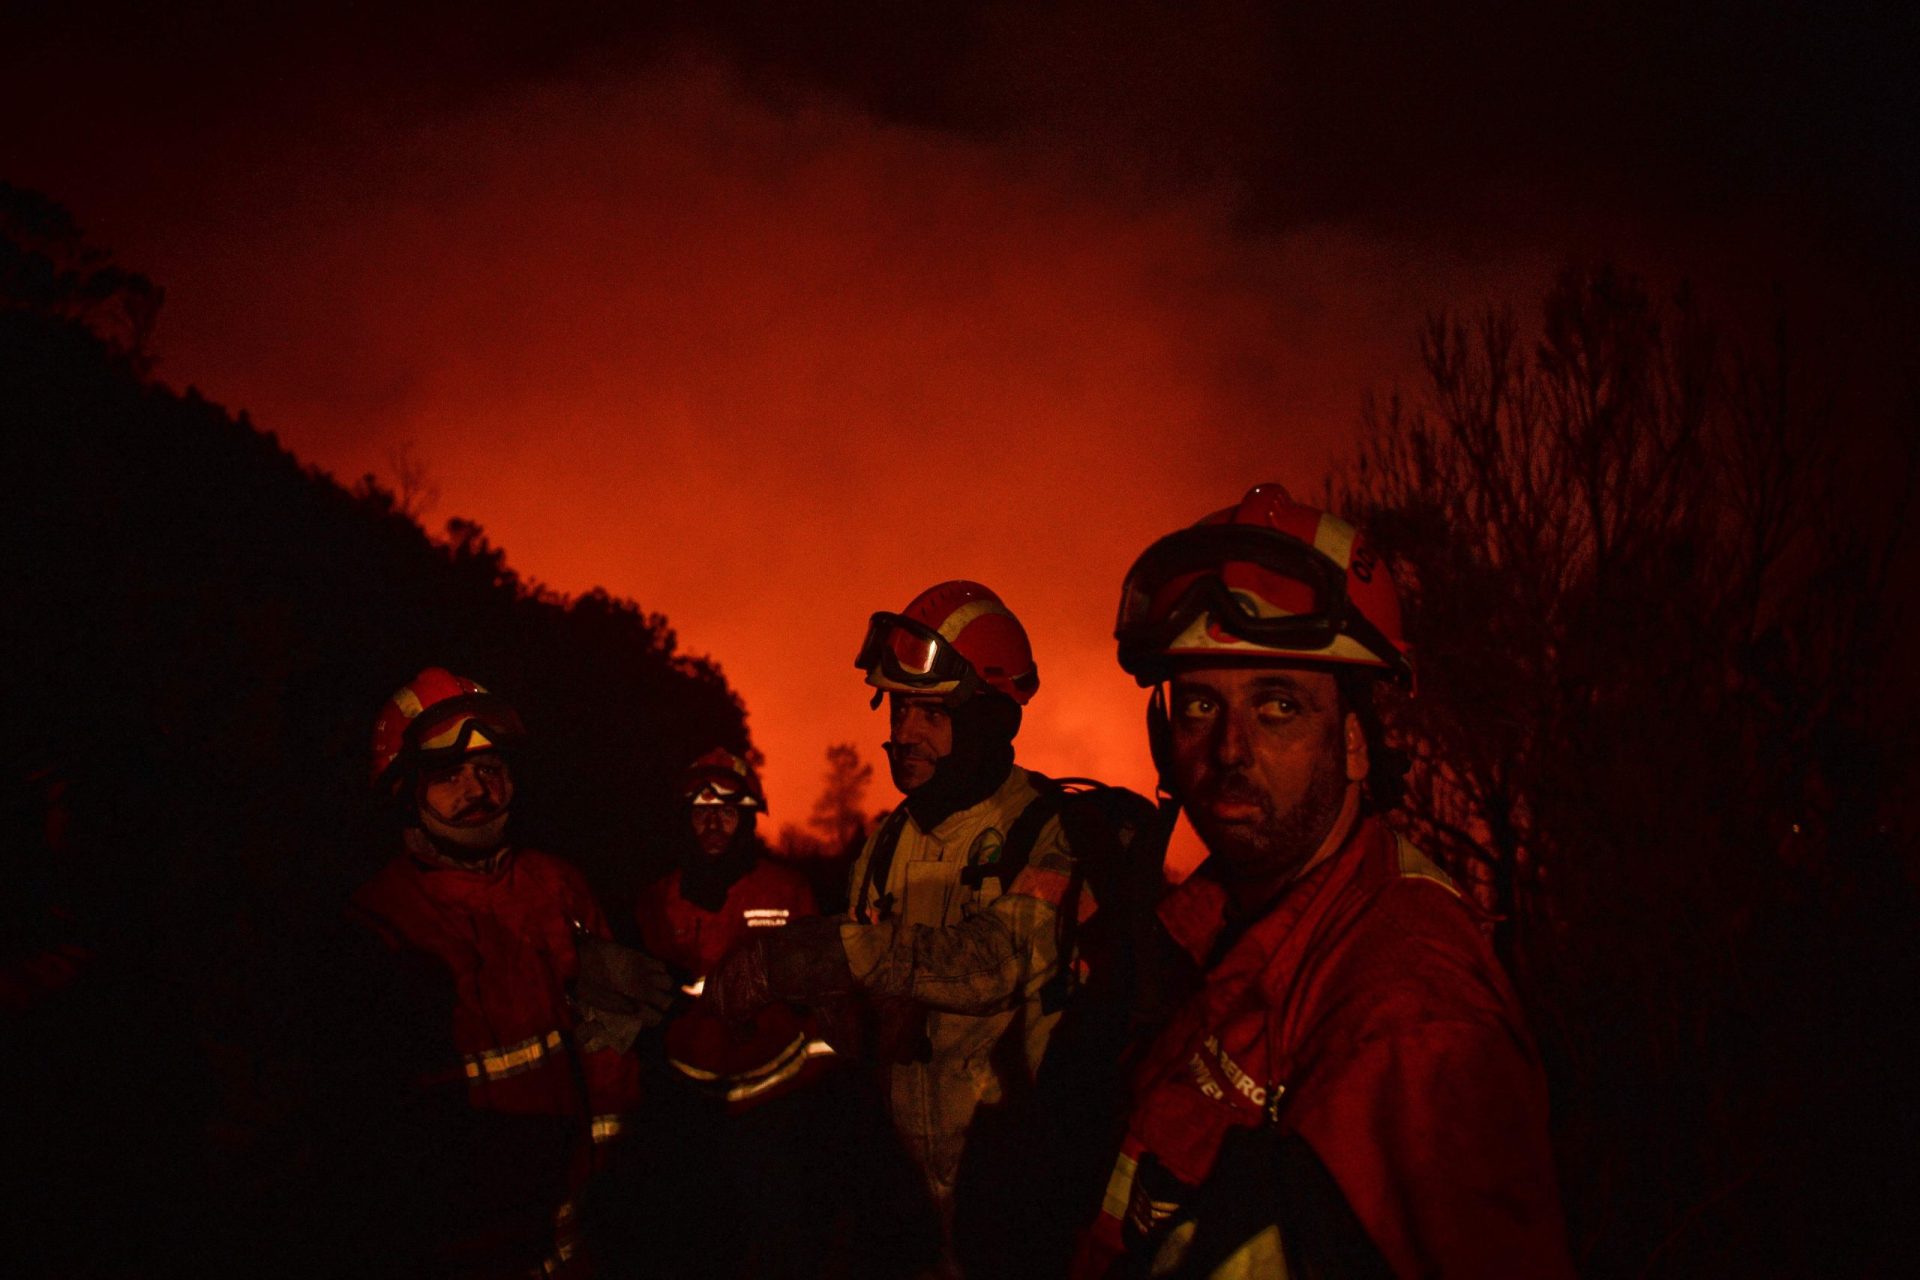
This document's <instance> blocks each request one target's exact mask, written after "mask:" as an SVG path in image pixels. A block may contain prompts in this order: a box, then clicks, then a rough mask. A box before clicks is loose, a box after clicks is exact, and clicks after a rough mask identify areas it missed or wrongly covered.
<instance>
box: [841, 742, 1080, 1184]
mask: <svg viewBox="0 0 1920 1280" xmlns="http://www.w3.org/2000/svg"><path fill="white" fill-rule="evenodd" d="M1038 794H1039V793H1038V791H1037V790H1036V789H1035V787H1034V785H1033V783H1032V782H1031V781H1030V780H1029V778H1028V775H1027V772H1026V770H1024V769H1021V768H1019V767H1018V766H1015V767H1014V768H1013V769H1012V770H1011V771H1010V772H1009V773H1008V775H1007V779H1006V781H1005V782H1003V783H1002V784H1001V785H1000V787H999V788H998V789H997V790H996V791H995V792H994V793H993V794H992V795H991V796H988V797H987V798H986V799H985V800H983V801H981V802H980V803H978V804H976V805H973V806H972V807H970V808H966V809H962V810H960V811H959V812H957V813H954V814H951V815H950V816H948V817H947V818H946V819H944V820H943V821H941V822H940V823H939V824H938V825H936V826H935V827H934V828H933V829H932V830H931V831H923V830H921V828H920V826H919V824H918V823H916V822H914V821H913V820H912V819H911V818H910V817H909V818H906V819H905V821H904V824H903V825H902V826H901V827H900V829H899V842H898V844H897V846H896V847H895V849H894V852H893V857H892V858H891V860H890V864H889V865H888V866H887V868H886V869H885V875H884V880H882V878H881V877H880V875H879V873H878V872H877V870H876V868H875V866H874V854H875V851H876V847H877V846H878V845H879V842H880V836H879V834H878V833H876V835H875V836H873V837H870V838H869V839H868V841H867V844H866V846H865V848H863V849H862V850H861V852H860V856H859V857H858V858H857V859H856V860H855V862H854V865H853V881H852V883H853V885H854V900H853V901H852V903H851V909H852V919H851V922H850V923H847V924H844V925H842V926H841V930H840V940H841V943H842V945H843V946H844V947H845V948H846V952H847V964H848V968H849V969H850V970H851V972H852V974H853V978H854V981H855V982H856V983H857V984H858V985H859V986H860V987H861V988H862V989H864V990H865V991H866V992H867V993H869V994H870V995H872V996H877V997H891V998H904V999H910V1000H913V1001H917V1002H919V1003H920V1004H921V1005H924V1006H925V1007H926V1008H927V1010H928V1013H927V1025H926V1032H927V1041H928V1042H929V1044H930V1046H931V1053H930V1055H928V1057H927V1060H925V1061H914V1062H905V1063H898V1064H895V1065H893V1066H892V1067H891V1068H890V1077H889V1080H888V1082H887V1095H888V1109H889V1111H890V1112H891V1114H892V1117H893V1122H894V1126H895V1128H896V1129H897V1130H898V1131H899V1133H900V1135H901V1137H902V1139H903V1140H904V1141H905V1142H906V1144H907V1146H908V1149H909V1150H910V1151H911V1152H912V1153H913V1155H914V1157H915V1159H916V1161H917V1162H918V1163H919V1165H920V1167H921V1169H922V1170H923V1171H924V1172H925V1174H926V1177H927V1182H928V1186H929V1188H930V1190H931V1191H932V1192H933V1195H934V1199H935V1202H936V1203H937V1204H939V1205H940V1206H941V1207H942V1209H943V1210H944V1211H950V1210H951V1205H952V1194H953V1187H954V1181H955V1178H956V1175H957V1174H958V1172H959V1166H960V1156H961V1153H962V1150H963V1148H964V1146H965V1135H966V1132H967V1127H968V1125H969V1124H970V1123H971V1122H972V1120H973V1117H974V1112H975V1110H976V1109H977V1108H978V1107H980V1106H981V1105H982V1104H983V1103H984V1104H993V1103H997V1102H999V1101H1000V1100H1001V1099H1002V1098H1003V1097H1006V1096H1007V1095H1008V1094H1009V1093H1010V1092H1013V1091H1018V1090H1024V1089H1025V1088H1027V1087H1028V1086H1030V1085H1031V1084H1032V1081H1033V1076H1034V1073H1035V1072H1036V1071H1037V1070H1038V1068H1039V1065H1040V1060H1041V1057H1042V1055H1043V1054H1044V1053H1045V1052H1046V1047H1047V1039H1048V1036H1049V1035H1050V1034H1051V1033H1052V1031H1053V1028H1054V1025H1055V1023H1056V1022H1058V1020H1059V1012H1058V1010H1054V1011H1052V1012H1048V1011H1046V1010H1045V1009H1044V1008H1043V1003H1042V1000H1041V992H1042V989H1043V988H1044V987H1045V986H1046V984H1047V982H1048V980H1049V979H1050V978H1052V977H1053V975H1054V972H1055V969H1056V967H1057V965H1058V963H1059V959H1060V958H1059V956H1058V955H1057V954H1056V952H1057V941H1056V939H1057V929H1056V925H1057V919H1056V909H1057V908H1058V907H1059V905H1060V903H1061V901H1062V900H1063V898H1064V896H1065V895H1066V893H1067V890H1068V886H1069V883H1070V879H1071V874H1072V870H1073V862H1072V856H1071V854H1070V851H1069V850H1068V847H1067V843H1066V839H1065V837H1064V836H1063V835H1062V834H1061V828H1060V821H1059V819H1058V817H1054V818H1050V819H1049V820H1048V821H1047V823H1046V825H1045V826H1043V827H1042V828H1041V829H1040V831H1039V833H1038V835H1037V837H1036V838H1035V840H1034V843H1033V849H1032V853H1031V854H1030V855H1029V857H1028V860H1027V864H1026V866H1025V867H1024V868H1023V869H1021V870H1020V872H1019V874H1018V875H1017V876H1016V877H1015V878H1014V880H1013V883H1012V884H1006V883H1004V882H1003V881H1002V880H1001V879H999V878H997V877H994V876H992V875H990V874H981V873H982V872H983V871H990V870H991V864H993V863H994V862H995V861H996V860H997V859H998V858H999V856H1000V853H1001V850H1002V848H1003V846H1004V844H1005V842H1006V837H1007V832H1008V830H1009V829H1010V828H1011V827H1012V825H1013V823H1014V820H1015V819H1016V818H1018V817H1019V815H1020V814H1021V812H1022V811H1024V810H1025V809H1026V807H1027V806H1028V805H1029V804H1031V803H1033V801H1034V800H1035V799H1036V797H1037V796H1038ZM1092 897H1093V895H1092V894H1091V893H1090V892H1086V891H1084V889H1083V891H1082V892H1080V893H1079V894H1078V895H1077V902H1078V908H1079V912H1080V913H1081V914H1083V915H1085V914H1091V912H1092V910H1093V906H1094V904H1093V901H1092Z"/></svg>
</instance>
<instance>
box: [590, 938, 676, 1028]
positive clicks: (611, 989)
mask: <svg viewBox="0 0 1920 1280" xmlns="http://www.w3.org/2000/svg"><path fill="white" fill-rule="evenodd" d="M574 948H575V950H576V952H577V953H578V955H579V958H580V968H579V973H578V975H577V976H576V977H575V979H574V984H573V1003H574V1007H575V1009H577V1010H578V1011H579V1015H580V1025H579V1028H578V1030H577V1032H576V1039H577V1041H578V1043H579V1045H580V1048H581V1049H582V1050H585V1051H588V1052H591V1051H592V1050H594V1049H612V1050H614V1051H615V1052H616V1053H625V1052H626V1051H627V1050H628V1049H630V1048H631V1047H632V1046H633V1041H634V1037H636V1036H638V1035H639V1034H640V1032H641V1031H642V1030H644V1029H645V1028H647V1027H652V1026H658V1025H659V1023H660V1021H661V1020H662V1019H663V1018H665V1017H666V1016H667V1009H668V1008H669V1007H670V1006H671V1005H672V1004H673V998H674V993H675V990H676V986H675V983H674V981H673V974H672V973H671V972H669V971H668V969H667V966H666V965H665V964H664V963H663V962H661V961H659V960H656V959H654V958H653V957H652V956H650V955H648V954H647V953H646V952H644V951H637V950H635V949H634V948H632V947H628V946H623V945H621V944H620V943H618V942H615V941H613V940H612V939H611V938H602V937H598V936H596V935H594V934H591V933H587V932H585V931H584V930H582V931H580V932H577V933H576V934H575V935H574Z"/></svg>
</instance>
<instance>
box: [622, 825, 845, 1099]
mask: <svg viewBox="0 0 1920 1280" xmlns="http://www.w3.org/2000/svg"><path fill="white" fill-rule="evenodd" d="M680 882H681V873H680V872H678V871H675V872H673V873H671V874H669V875H667V876H664V877H662V878H661V879H659V880H656V881H654V882H653V883H652V884H650V885H648V886H647V887H646V888H645V889H643V890H641V893H640V900H639V902H638V903H637V904H636V906H635V909H634V916H635V919H636V920H637V921H638V923H639V925H640V937H641V941H642V945H643V946H644V947H645V948H646V949H647V951H648V952H650V953H651V954H653V955H655V956H658V957H659V958H660V959H662V960H665V961H666V962H667V963H668V964H670V965H672V966H673V967H674V968H675V969H676V970H678V971H679V972H680V973H682V974H683V975H685V976H687V977H688V978H690V979H692V980H693V981H692V982H690V983H689V984H688V985H689V986H697V984H698V983H699V982H701V981H703V980H704V979H705V977H706V975H707V974H708V973H710V972H712V970H713V968H714V966H716V965H718V964H719V963H720V960H721V959H722V958H723V957H724V956H725V955H726V954H727V953H728V952H729V951H731V950H733V949H734V948H735V947H737V946H739V945H740V944H741V943H742V942H744V941H745V940H746V939H747V938H748V937H749V936H750V935H751V934H753V933H755V932H758V931H760V930H762V929H775V928H780V927H782V926H784V925H785V924H786V923H787V922H788V921H789V920H793V919H798V918H801V917H803V916H811V915H815V914H817V911H816V909H815V907H814V900H813V890H812V889H811V888H810V887H809V886H808V884H807V881H806V877H804V876H802V875H801V874H800V873H799V872H798V871H796V870H795V869H794V868H792V867H789V866H786V865H784V864H782V863H779V862H775V861H773V860H772V859H770V858H765V857H763V858H761V859H760V860H759V861H758V862H756V863H755V864H754V865H753V866H752V867H751V868H750V869H749V870H748V871H747V873H746V874H745V875H743V876H741V877H740V878H739V879H738V880H736V881H734V882H733V884H731V885H730V886H728V888H727V896H726V900H725V901H723V902H722V903H721V904H720V909H719V910H717V911H708V910H707V909H706V908H704V907H702V906H700V905H699V904H697V903H693V902H689V901H687V899H686V898H685V897H683V896H682V895H681V893H680ZM666 1050H667V1065H669V1066H670V1067H672V1068H673V1069H674V1070H675V1071H677V1072H679V1073H680V1074H681V1075H683V1076H685V1077H686V1078H687V1079H688V1080H691V1081H692V1082H694V1084H695V1085H697V1086H698V1087H699V1088H701V1089H702V1090H703V1091H704V1092H707V1093H709V1094H711V1095H712V1096H714V1097H717V1098H719V1099H721V1100H722V1101H724V1102H726V1103H727V1105H728V1107H729V1109H731V1110H735V1111H739V1110H744V1109H746V1108H748V1107H750V1106H754V1105H757V1104H759V1103H762V1102H765V1101H767V1100H769V1099H771V1098H774V1097H778V1096H779V1095H780V1094H783V1093H786V1092H788V1091H789V1090H791V1089H793V1088H795V1087H797V1086H799V1085H801V1084H803V1083H805V1082H806V1081H808V1080H810V1079H812V1078H813V1077H814V1076H815V1075H816V1074H818V1072H819V1070H820V1069H821V1067H822V1066H823V1065H824V1064H823V1063H822V1062H821V1059H822V1058H823V1057H824V1055H825V1054H826V1053H827V1052H828V1050H827V1048H826V1046H825V1044H823V1043H822V1042H820V1041H819V1040H818V1039H816V1038H815V1037H814V1036H813V1034H812V1030H811V1027H810V1024H809V1023H808V1022H807V1021H806V1020H805V1019H803V1018H802V1017H801V1016H800V1015H798V1014H796V1013H795V1012H794V1011H793V1010H792V1009H790V1008H789V1007H787V1006H786V1005H785V1004H774V1005H770V1006H768V1007H767V1008H766V1009H763V1010H762V1011H761V1012H760V1014H759V1015H758V1016H757V1017H755V1019H754V1023H753V1027H752V1030H751V1031H750V1032H748V1033H747V1034H745V1035H741V1034H738V1033H737V1032H736V1031H735V1030H734V1029H733V1028H731V1027H729V1026H727V1025H726V1024H725V1023H724V1022H722V1021H721V1020H720V1019H719V1018H717V1017H715V1016H714V1015H713V1014H711V1013H709V1012H708V1011H707V1010H706V1009H705V1007H704V1006H703V1005H702V1004H701V1002H700V1001H699V1000H697V999H696V1000H695V1001H694V1003H693V1004H692V1005H690V1006H688V1007H687V1008H686V1009H684V1010H683V1011H682V1012H681V1013H680V1014H679V1015H678V1016H677V1017H675V1018H674V1020H673V1022H672V1023H671V1024H669V1025H668V1027H667V1032H666Z"/></svg>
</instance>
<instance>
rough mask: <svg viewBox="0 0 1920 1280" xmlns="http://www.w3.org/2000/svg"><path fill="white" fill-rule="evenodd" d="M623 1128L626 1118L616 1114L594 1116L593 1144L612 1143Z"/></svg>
mask: <svg viewBox="0 0 1920 1280" xmlns="http://www.w3.org/2000/svg"><path fill="white" fill-rule="evenodd" d="M625 1127H626V1117H625V1116H622V1115H620V1114H618V1113H616V1112H609V1113H607V1114H606V1115H598V1116H595V1117H594V1118H593V1140H594V1141H595V1142H612V1141H613V1140H614V1139H615V1138H617V1137H619V1136H620V1131H621V1129H623V1128H625Z"/></svg>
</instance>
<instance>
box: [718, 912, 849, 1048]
mask: <svg viewBox="0 0 1920 1280" xmlns="http://www.w3.org/2000/svg"><path fill="white" fill-rule="evenodd" d="M853 985H854V984H853V971H852V970H851V969H849V968H848V967H847V952H846V948H845V947H842V946H841V945H840V923H839V921H837V920H833V919H830V918H827V917H824V916H809V917H807V918H806V919H803V920H795V921H794V922H793V923H791V924H789V925H787V926H786V927H785V928H781V929H768V930H765V931H764V932H761V933H757V934H754V935H752V936H750V937H749V938H748V939H747V941H746V942H745V943H743V944H742V945H741V946H739V947H737V948H735V949H734V950H733V951H732V952H730V953H728V955H727V958H726V959H724V960H722V961H721V962H720V967H719V968H718V969H716V970H715V971H714V972H713V973H711V974H709V975H708V976H707V986H706V990H705V992H704V993H703V995H702V999H704V1000H707V1001H709V1002H711V1004H712V1007H713V1010H714V1012H715V1013H717V1014H719V1015H720V1016H721V1017H722V1018H723V1019H725V1020H726V1021H727V1022H729V1023H732V1024H733V1025H735V1026H739V1025H741V1024H743V1023H746V1022H749V1021H751V1020H752V1019H753V1016H754V1015H755V1014H757V1013H759V1012H760V1011H761V1010H762V1009H764V1008H766V1007H767V1006H768V1005H770V1004H772V1003H773V1002H774V1001H776V1000H791V1001H793V1002H794V1003H795V1004H804V1005H809V1006H811V1005H817V1004H821V1003H824V1002H826V1001H828V1000H830V999H832V998H833V997H836V996H843V995H846V994H847V993H848V992H850V991H852V990H853Z"/></svg>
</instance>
